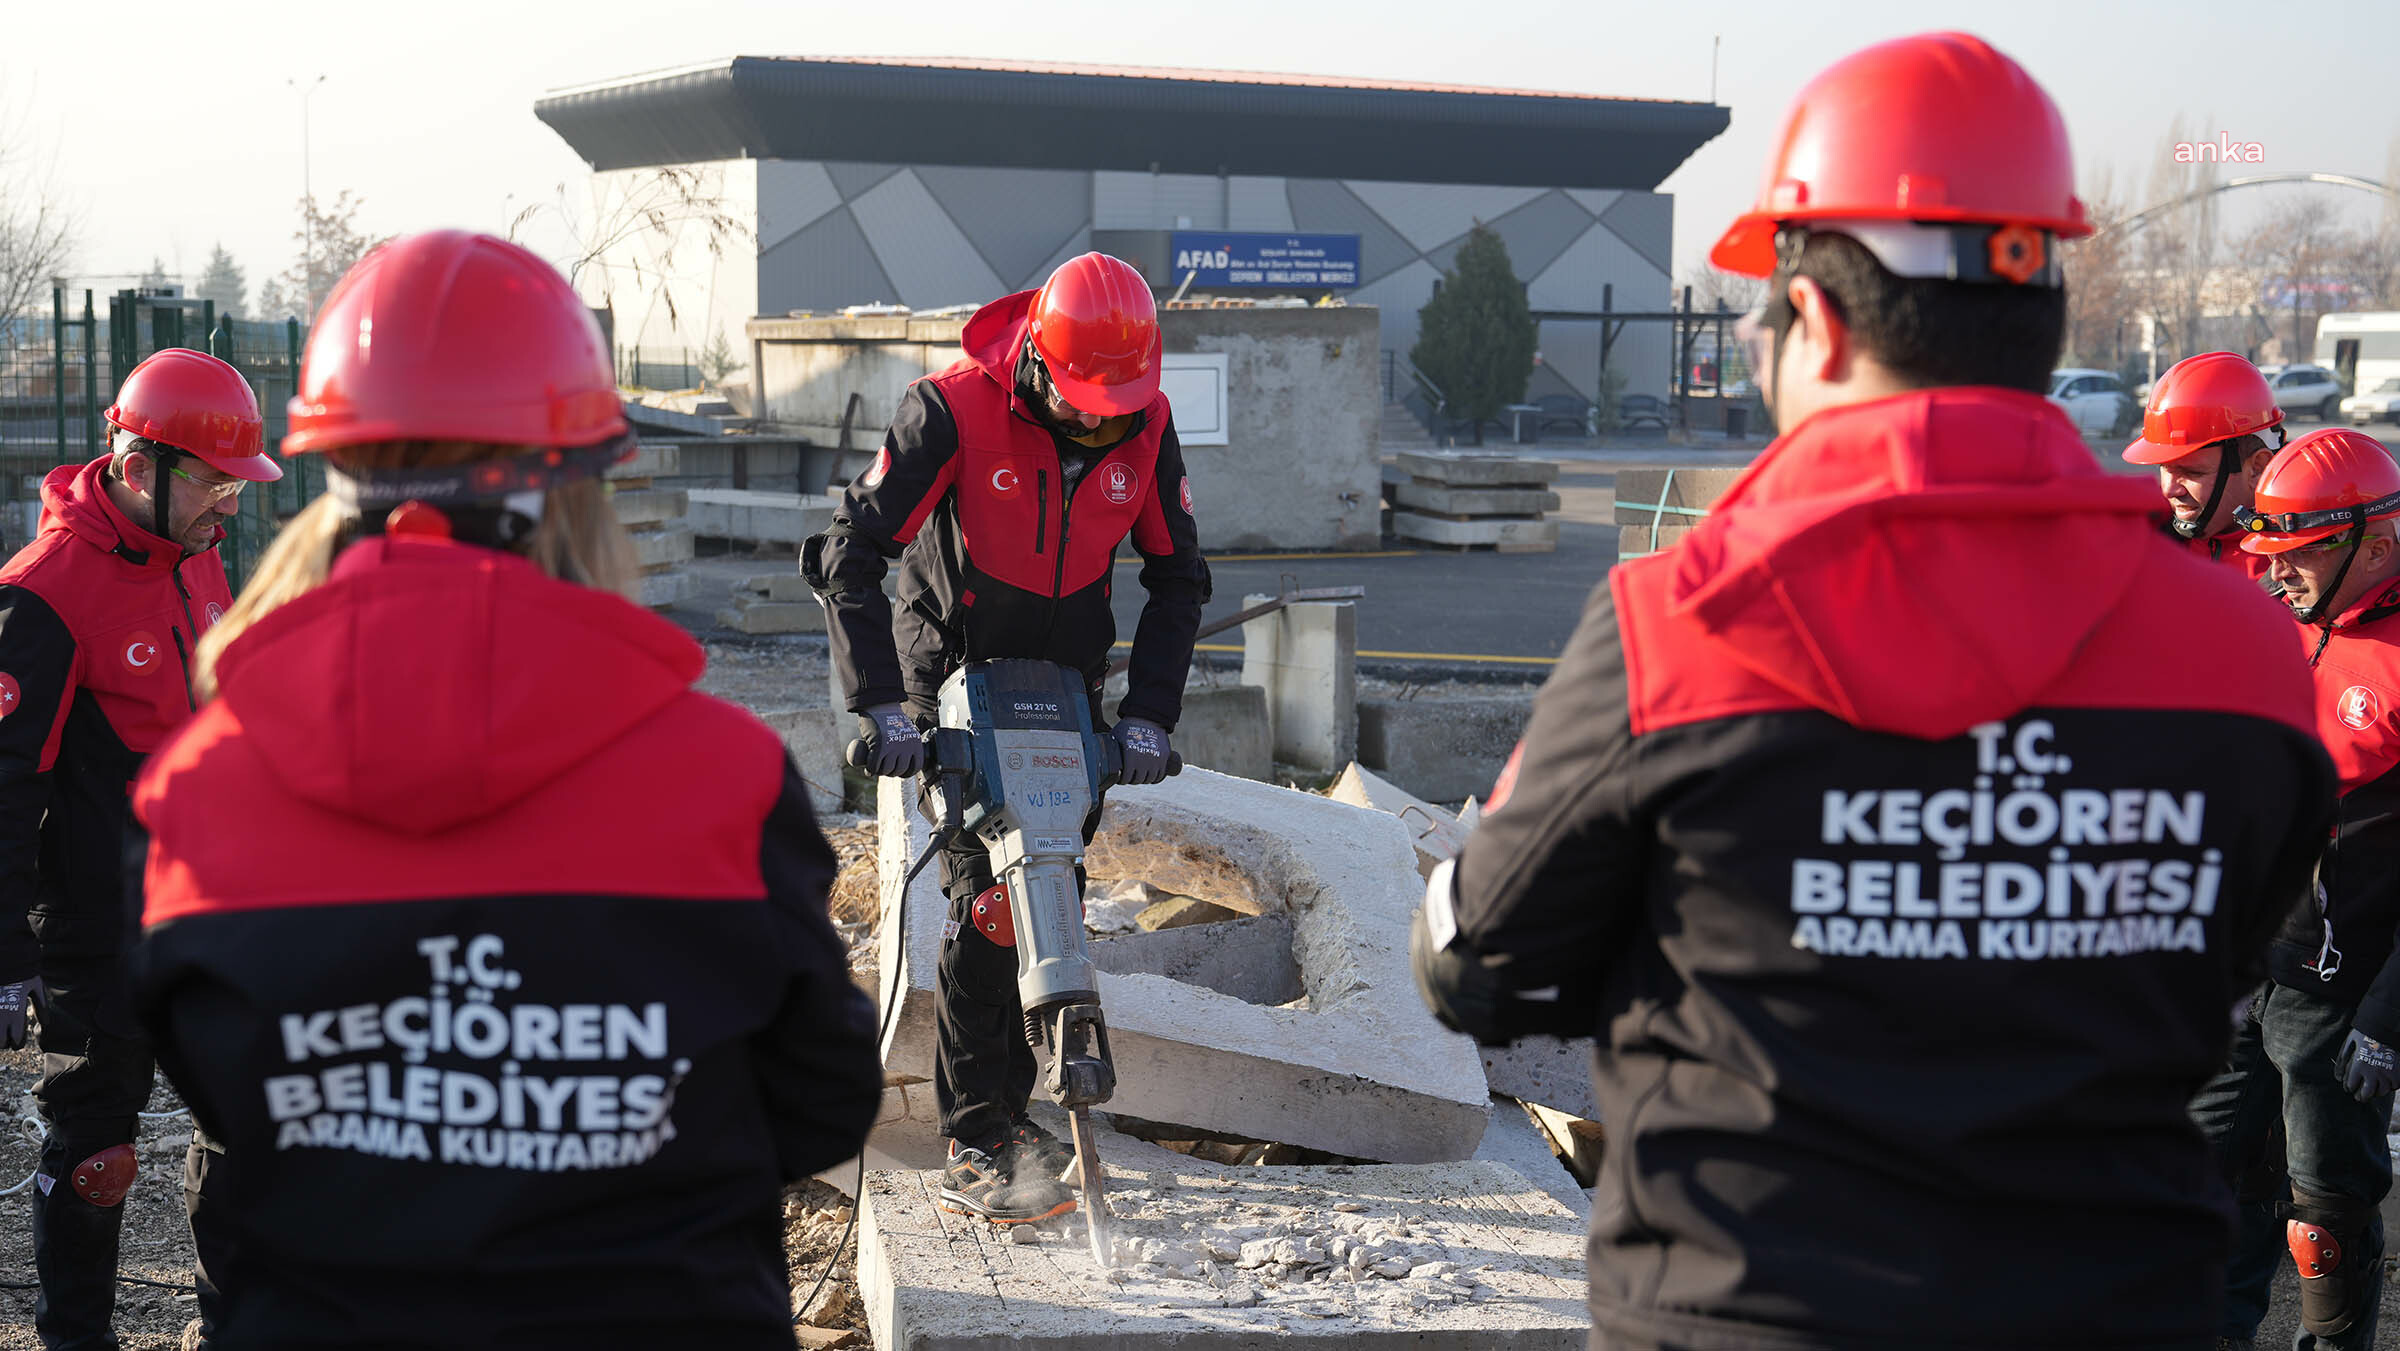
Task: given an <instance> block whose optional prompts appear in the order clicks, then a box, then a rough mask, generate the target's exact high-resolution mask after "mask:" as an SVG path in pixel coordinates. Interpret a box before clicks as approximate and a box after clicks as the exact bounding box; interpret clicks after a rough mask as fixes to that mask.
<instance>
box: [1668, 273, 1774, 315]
mask: <svg viewBox="0 0 2400 1351" xmlns="http://www.w3.org/2000/svg"><path fill="white" fill-rule="evenodd" d="M1685 286H1688V287H1690V288H1691V291H1692V308H1693V309H1695V310H1700V311H1708V310H1717V309H1724V310H1731V311H1733V312H1734V313H1735V314H1747V313H1749V312H1750V311H1751V310H1753V309H1756V308H1757V307H1758V303H1759V302H1760V301H1762V300H1765V299H1766V298H1767V284H1766V282H1764V281H1762V280H1760V279H1759V278H1757V277H1745V276H1743V275H1742V274H1740V273H1738V272H1727V271H1725V270H1724V269H1722V268H1719V267H1717V266H1715V265H1714V264H1711V263H1698V264H1694V265H1693V266H1691V267H1688V268H1685V269H1684V272H1683V276H1682V277H1681V278H1680V279H1679V286H1678V289H1679V290H1680V288H1681V287H1685Z"/></svg>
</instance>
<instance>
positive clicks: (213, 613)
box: [208, 600, 225, 629]
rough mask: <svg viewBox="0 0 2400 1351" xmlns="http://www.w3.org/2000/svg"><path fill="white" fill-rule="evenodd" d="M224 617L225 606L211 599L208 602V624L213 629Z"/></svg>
mask: <svg viewBox="0 0 2400 1351" xmlns="http://www.w3.org/2000/svg"><path fill="white" fill-rule="evenodd" d="M224 617H225V607H224V606H222V605H219V604H217V603H216V602H215V601H213V600H212V601H210V602H209V603H208V626H209V627H210V628H212V629H213V628H215V627H216V626H217V621H218V620H221V619H223V618H224Z"/></svg>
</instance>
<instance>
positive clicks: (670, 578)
mask: <svg viewBox="0 0 2400 1351" xmlns="http://www.w3.org/2000/svg"><path fill="white" fill-rule="evenodd" d="M633 585H634V591H633V602H634V604H636V605H643V606H647V607H649V608H650V609H653V610H663V609H666V608H667V607H668V606H670V605H681V604H683V603H684V602H685V601H688V600H691V599H693V598H694V597H696V596H698V595H699V594H700V579H699V578H697V577H694V576H692V575H691V574H689V573H686V572H681V571H678V570H676V569H673V568H669V569H667V570H666V571H664V572H651V573H644V574H643V575H642V576H640V577H638V578H636V579H635V580H634V584H633Z"/></svg>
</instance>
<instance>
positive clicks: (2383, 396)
mask: <svg viewBox="0 0 2400 1351" xmlns="http://www.w3.org/2000/svg"><path fill="white" fill-rule="evenodd" d="M2342 416H2343V417H2346V418H2348V419H2350V422H2351V425H2353V426H2358V427H2364V426H2366V425H2367V424H2368V423H2370V422H2373V421H2374V420H2375V419H2377V418H2390V419H2391V420H2392V421H2393V422H2394V423H2395V424H2400V375H2395V376H2393V377H2392V378H2391V379H2389V380H2386V381H2384V382H2383V383H2382V384H2380V385H2377V386H2376V387H2375V388H2373V389H2370V390H2368V391H2366V392H2365V393H2363V394H2353V395H2351V396H2350V397H2349V398H2347V399H2344V400H2342Z"/></svg>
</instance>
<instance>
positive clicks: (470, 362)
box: [283, 230, 626, 455]
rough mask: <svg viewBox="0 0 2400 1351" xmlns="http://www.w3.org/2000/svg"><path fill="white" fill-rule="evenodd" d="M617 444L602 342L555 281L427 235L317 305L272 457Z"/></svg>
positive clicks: (515, 258)
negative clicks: (352, 450) (390, 445)
mask: <svg viewBox="0 0 2400 1351" xmlns="http://www.w3.org/2000/svg"><path fill="white" fill-rule="evenodd" d="M625 432H626V424H625V412H624V409H623V407H622V405H621V404H620V402H619V400H618V396H617V379H616V369H615V366H614V365H613V364H612V363H611V361H610V359H609V354H608V347H607V344H606V343H604V342H602V341H601V338H600V329H599V326H598V325H596V324H594V323H593V322H592V315H591V311H590V310H588V309H586V308H584V304H583V301H582V300H581V299H580V298H579V297H578V296H576V294H575V292H574V291H573V290H572V289H571V288H570V287H568V285H567V282H566V279H565V278H564V277H561V276H559V275H558V273H557V271H556V270H555V269H553V268H552V267H551V266H550V265H549V264H548V263H545V262H543V261H542V260H541V259H539V258H536V257H534V256H533V255H532V254H531V253H528V252H526V251H525V250H524V249H521V248H519V247H517V246H516V245H514V244H511V243H509V242H507V241H506V240H501V239H495V238H493V237H492V236H490V235H480V234H471V233H469V232H467V231H464V230H434V231H430V232H428V233H425V234H420V235H408V236H405V237H403V238H400V239H395V240H393V241H391V242H390V243H388V244H385V245H383V246H382V247H381V248H378V249H376V250H375V251H374V252H373V253H370V254H368V255H367V256H366V257H364V258H361V259H359V260H358V264H357V266H355V267H352V268H351V269H350V271H349V273H348V274H347V275H345V276H344V277H343V278H342V279H341V281H340V282H338V283H336V284H335V286H334V288H333V293H332V294H331V295H328V296H327V297H326V298H325V305H324V308H323V309H321V310H319V311H318V312H317V324H316V328H315V329H314V330H313V331H312V332H311V333H310V334H309V337H308V352H307V355H306V357H305V358H304V359H303V361H302V363H301V369H300V392H299V394H297V395H296V396H294V397H293V399H292V429H291V434H290V435H288V436H286V437H284V439H283V449H284V453H285V454H288V455H300V454H306V453H307V452H309V451H326V450H339V449H341V448H342V447H344V446H357V445H366V444H370V443H373V442H377V441H476V442H482V443H486V444H490V445H500V446H553V447H556V446H589V445H595V444H598V443H600V442H603V441H607V440H610V439H612V438H616V437H621V436H623V435H625Z"/></svg>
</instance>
